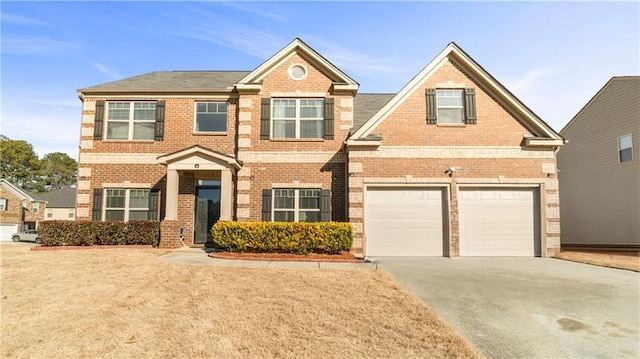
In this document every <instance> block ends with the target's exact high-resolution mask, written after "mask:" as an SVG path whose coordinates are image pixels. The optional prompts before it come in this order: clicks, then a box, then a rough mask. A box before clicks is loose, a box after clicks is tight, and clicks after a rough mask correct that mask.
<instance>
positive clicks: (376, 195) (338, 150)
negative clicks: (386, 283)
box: [77, 39, 563, 256]
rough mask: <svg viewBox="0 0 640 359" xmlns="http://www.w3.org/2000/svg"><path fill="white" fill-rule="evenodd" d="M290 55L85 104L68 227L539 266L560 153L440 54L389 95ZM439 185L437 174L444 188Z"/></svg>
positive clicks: (480, 76) (89, 98)
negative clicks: (280, 225) (272, 239)
mask: <svg viewBox="0 0 640 359" xmlns="http://www.w3.org/2000/svg"><path fill="white" fill-rule="evenodd" d="M358 87H359V85H358V83H357V82H356V81H354V80H353V79H352V78H350V77H349V76H348V75H347V74H345V73H344V72H342V71H341V70H340V69H338V68H337V67H335V66H334V65H333V64H331V63H330V62H329V61H328V60H327V59H325V58H324V57H322V56H321V55H320V54H318V53H317V52H316V51H314V50H313V49H311V48H310V47H309V46H308V45H306V44H305V43H304V42H302V41H301V40H299V39H295V40H294V41H293V42H291V43H290V44H289V45H287V46H286V47H284V48H283V49H282V50H280V51H279V52H277V53H276V54H275V55H273V56H272V57H271V58H270V59H268V60H267V61H266V62H264V63H263V64H262V65H260V66H259V67H258V68H256V69H255V70H253V71H246V72H229V71H218V72H216V71H181V72H153V73H149V74H144V75H140V76H136V77H132V78H127V79H123V80H119V81H115V82H110V83H106V84H102V85H98V86H93V87H88V88H84V89H80V90H79V91H78V94H79V97H80V99H81V100H82V102H83V115H82V127H81V128H82V131H81V140H80V144H81V150H80V159H79V171H78V176H79V181H78V188H77V218H78V219H95V220H129V219H137V218H144V219H146V218H150V219H158V220H161V232H162V233H161V246H164V247H174V246H178V245H180V242H179V237H178V235H179V233H180V228H182V230H183V231H182V233H183V235H184V242H185V243H186V244H187V245H203V244H205V243H206V242H207V241H208V236H209V228H210V226H211V225H212V224H213V223H215V222H216V221H218V220H238V221H326V220H334V221H350V222H352V223H353V225H354V245H353V248H352V252H354V253H355V254H357V255H368V256H374V255H375V256H382V255H418V256H419V255H424V256H443V255H444V256H458V255H531V256H533V255H543V256H545V255H547V254H550V253H553V252H554V250H555V249H556V248H558V247H559V223H558V221H559V214H558V195H557V179H556V177H555V150H556V149H557V147H558V146H560V145H561V144H562V143H563V141H562V138H561V137H560V136H559V135H558V134H557V133H556V132H555V131H554V130H553V129H551V128H550V127H549V126H547V125H546V124H545V123H544V122H543V121H542V120H540V119H539V118H538V117H537V116H536V115H535V114H534V113H533V112H531V111H530V110H529V109H528V108H527V107H526V106H524V105H523V104H522V103H521V102H520V101H519V100H518V99H516V98H515V97H514V96H513V95H512V94H511V93H509V92H508V91H507V90H506V89H505V88H504V87H503V86H502V85H500V84H499V83H498V82H497V81H496V80H495V79H494V78H493V77H491V75H489V74H488V73H487V72H486V71H484V69H482V68H481V67H480V66H479V65H478V64H477V63H475V61H474V60H473V59H471V58H470V57H469V56H468V55H466V54H465V53H464V52H463V51H462V50H461V49H460V48H459V47H457V46H456V45H455V44H450V45H449V46H447V47H446V48H445V50H443V51H442V52H441V53H440V54H439V55H438V56H437V57H436V58H435V59H434V60H433V61H432V62H431V63H429V64H428V65H427V67H425V69H424V70H422V71H421V72H420V73H419V74H418V75H417V76H416V77H414V79H412V80H411V81H410V82H409V83H408V84H407V85H406V86H405V88H403V89H402V90H401V91H400V92H399V93H398V94H394V95H387V94H358V93H357V91H358ZM445 171H447V173H445Z"/></svg>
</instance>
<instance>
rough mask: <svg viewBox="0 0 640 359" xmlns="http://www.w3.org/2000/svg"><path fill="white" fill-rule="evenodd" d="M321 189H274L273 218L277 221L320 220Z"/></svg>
mask: <svg viewBox="0 0 640 359" xmlns="http://www.w3.org/2000/svg"><path fill="white" fill-rule="evenodd" d="M320 192H321V191H320V190H319V189H274V190H273V220H274V221H277V222H319V221H320Z"/></svg>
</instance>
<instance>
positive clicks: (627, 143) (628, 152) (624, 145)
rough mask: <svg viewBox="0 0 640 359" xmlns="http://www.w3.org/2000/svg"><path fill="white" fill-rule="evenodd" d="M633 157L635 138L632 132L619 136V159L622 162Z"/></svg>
mask: <svg viewBox="0 0 640 359" xmlns="http://www.w3.org/2000/svg"><path fill="white" fill-rule="evenodd" d="M632 159H633V138H632V137H631V134H627V135H624V136H620V137H618V160H620V162H626V161H631V160H632Z"/></svg>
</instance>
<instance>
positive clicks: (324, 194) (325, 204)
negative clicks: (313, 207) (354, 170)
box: [320, 189, 331, 222]
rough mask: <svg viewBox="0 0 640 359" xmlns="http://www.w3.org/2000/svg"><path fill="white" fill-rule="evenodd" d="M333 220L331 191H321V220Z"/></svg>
mask: <svg viewBox="0 0 640 359" xmlns="http://www.w3.org/2000/svg"><path fill="white" fill-rule="evenodd" d="M329 221H331V191H330V190H328V189H323V190H322V191H320V222H329Z"/></svg>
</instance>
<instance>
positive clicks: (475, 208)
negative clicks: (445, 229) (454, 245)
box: [459, 188, 540, 257]
mask: <svg viewBox="0 0 640 359" xmlns="http://www.w3.org/2000/svg"><path fill="white" fill-rule="evenodd" d="M537 193H538V192H537V190H536V189H534V188H460V191H459V214H460V216H459V219H460V255H461V256H531V257H532V256H536V255H540V230H539V228H540V219H539V218H540V216H539V211H540V210H539V207H538V199H537Z"/></svg>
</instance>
